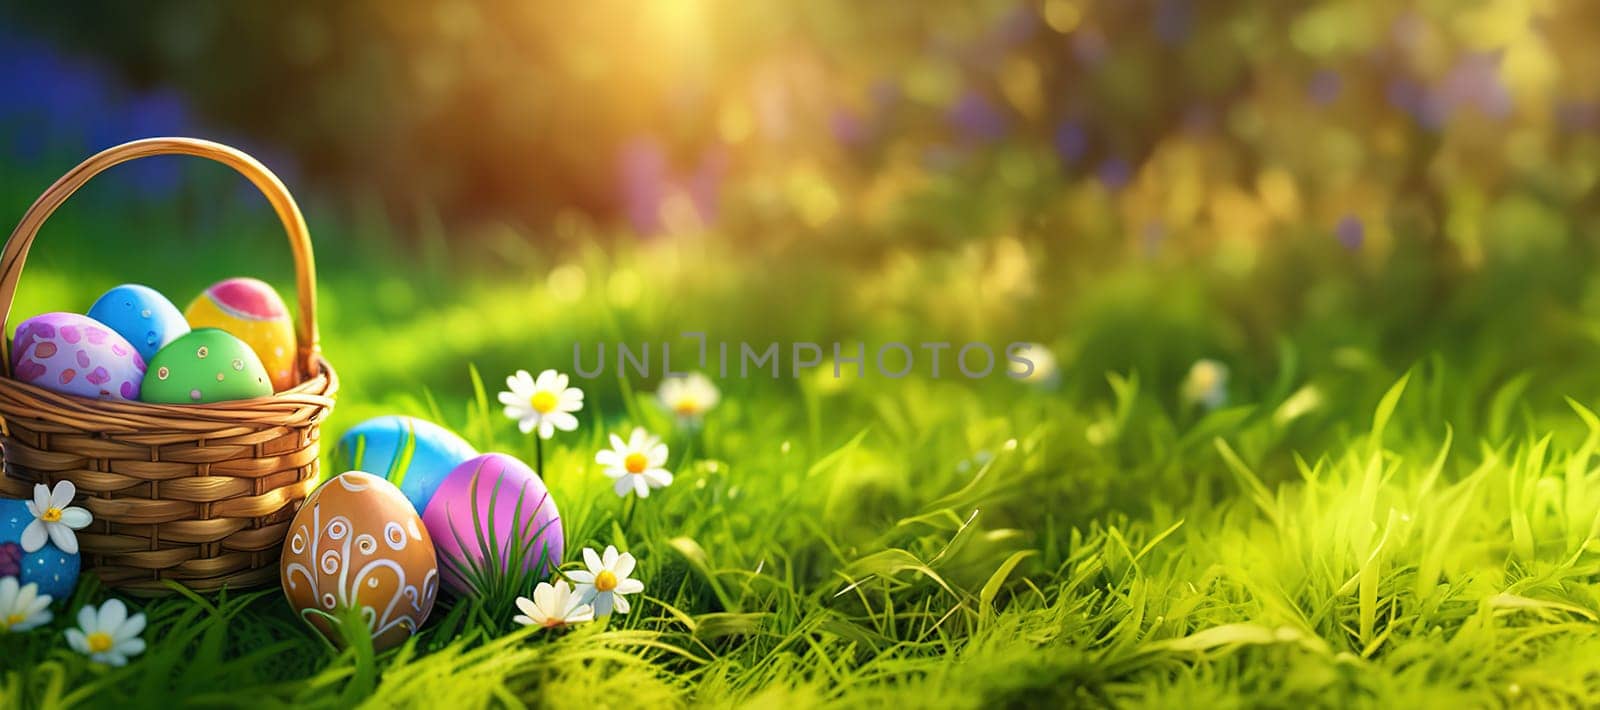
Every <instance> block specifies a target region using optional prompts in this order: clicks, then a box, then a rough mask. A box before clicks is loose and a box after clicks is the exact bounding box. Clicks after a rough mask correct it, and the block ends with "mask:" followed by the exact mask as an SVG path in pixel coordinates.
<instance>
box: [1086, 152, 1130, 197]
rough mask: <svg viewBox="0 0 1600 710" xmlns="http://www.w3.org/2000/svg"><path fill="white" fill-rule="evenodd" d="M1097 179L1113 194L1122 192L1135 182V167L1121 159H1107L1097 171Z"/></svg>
mask: <svg viewBox="0 0 1600 710" xmlns="http://www.w3.org/2000/svg"><path fill="white" fill-rule="evenodd" d="M1095 177H1097V178H1099V180H1100V184H1101V185H1104V186H1105V187H1106V189H1108V190H1111V191H1113V192H1115V191H1118V190H1121V189H1122V188H1124V187H1127V186H1128V183H1129V182H1132V181H1133V166H1132V165H1130V164H1129V163H1128V161H1127V160H1124V159H1122V158H1120V157H1111V158H1106V159H1105V160H1104V161H1101V163H1100V166H1099V167H1098V168H1096V169H1095Z"/></svg>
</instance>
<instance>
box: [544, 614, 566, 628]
mask: <svg viewBox="0 0 1600 710" xmlns="http://www.w3.org/2000/svg"><path fill="white" fill-rule="evenodd" d="M565 623H567V622H566V621H565V620H564V619H561V618H558V617H554V616H552V617H550V618H548V619H545V620H544V627H545V628H547V629H553V628H555V627H557V626H561V625H562V624H565Z"/></svg>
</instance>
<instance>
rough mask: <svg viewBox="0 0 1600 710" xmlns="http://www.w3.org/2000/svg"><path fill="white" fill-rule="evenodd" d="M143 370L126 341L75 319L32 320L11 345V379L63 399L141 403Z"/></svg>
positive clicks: (42, 317) (19, 328)
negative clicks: (140, 384) (82, 398)
mask: <svg viewBox="0 0 1600 710" xmlns="http://www.w3.org/2000/svg"><path fill="white" fill-rule="evenodd" d="M144 368H145V365H144V358H142V357H140V356H139V351H138V350H137V349H135V348H134V347H133V345H132V344H131V343H129V342H128V340H127V339H126V338H124V337H122V336H120V335H118V334H117V332H116V331H114V330H112V329H111V328H109V327H107V326H106V325H105V324H103V323H101V322H100V321H97V320H94V319H93V318H90V317H88V316H84V315H79V314H77V313H45V314H42V315H37V316H34V317H32V318H29V319H27V320H25V321H23V322H22V325H20V326H17V335H16V338H15V339H14V340H13V341H12V343H11V374H12V376H13V377H15V378H16V379H17V380H19V381H22V382H26V383H28V384H31V385H36V386H39V387H43V388H45V389H47V390H51V391H55V392H61V393H63V394H74V395H78V396H80V397H95V398H98V399H125V400H137V399H139V383H140V382H142V381H143V380H144Z"/></svg>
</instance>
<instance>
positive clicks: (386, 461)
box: [333, 415, 478, 513]
mask: <svg viewBox="0 0 1600 710" xmlns="http://www.w3.org/2000/svg"><path fill="white" fill-rule="evenodd" d="M477 455H478V452H477V450H476V449H473V448H472V445H471V444H468V443H467V441H466V440H465V439H462V438H461V437H460V436H457V435H456V433H455V432H452V431H450V430H449V429H446V428H444V427H442V426H439V425H438V424H434V423H433V422H430V421H427V420H425V419H418V418H416V417H403V416H398V415H390V416H384V417H377V418H375V419H368V420H366V421H364V422H361V423H360V424H357V425H355V426H354V427H352V428H351V429H350V430H349V431H347V432H345V433H344V436H341V437H339V443H338V445H337V446H335V447H334V449H333V464H334V465H333V470H334V471H366V472H367V473H370V474H373V475H376V476H383V477H384V478H387V479H388V480H389V482H390V483H393V484H394V485H395V487H396V488H399V489H400V492H401V493H403V494H405V497H406V500H409V501H411V505H412V506H413V507H415V508H416V509H417V511H418V512H419V513H420V512H421V511H423V510H424V509H426V508H427V507H428V501H429V500H432V499H433V493H434V491H437V490H439V484H440V483H441V482H443V481H444V478H445V476H448V475H449V474H450V471H451V469H454V468H455V467H456V466H457V465H458V464H460V463H461V462H462V461H466V460H467V459H470V458H472V457H474V456H477Z"/></svg>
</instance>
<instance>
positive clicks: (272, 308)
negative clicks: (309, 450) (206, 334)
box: [183, 278, 300, 392]
mask: <svg viewBox="0 0 1600 710" xmlns="http://www.w3.org/2000/svg"><path fill="white" fill-rule="evenodd" d="M183 315H184V317H185V318H187V319H189V326H190V327H191V328H221V329H223V330H226V331H228V332H229V333H232V334H233V335H234V337H237V338H239V339H240V340H243V341H244V342H246V343H249V344H250V347H251V348H252V349H253V350H255V351H256V355H257V356H258V357H260V358H261V364H263V365H265V366H266V368H267V375H268V376H269V377H270V378H271V379H272V390H273V391H274V392H282V391H283V390H286V389H289V388H290V387H293V386H295V385H297V384H299V383H300V377H299V374H300V373H299V372H298V371H297V370H298V368H297V367H296V366H295V340H294V322H293V321H292V320H290V318H289V307H288V306H285V305H284V303H283V299H282V298H280V297H279V296H278V292H277V291H274V290H272V287H271V286H268V285H267V284H266V283H265V282H263V281H259V280H256V279H248V278H234V279H228V280H226V281H218V282H217V283H215V284H212V285H211V288H208V289H206V291H205V293H202V294H200V295H199V296H197V297H196V298H195V299H194V302H193V303H190V304H189V307H188V308H186V309H184V311H183Z"/></svg>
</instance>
